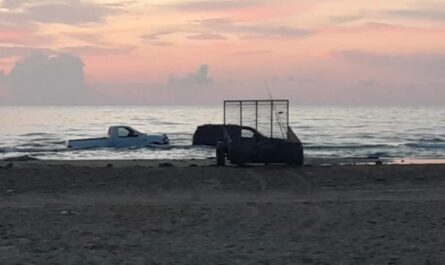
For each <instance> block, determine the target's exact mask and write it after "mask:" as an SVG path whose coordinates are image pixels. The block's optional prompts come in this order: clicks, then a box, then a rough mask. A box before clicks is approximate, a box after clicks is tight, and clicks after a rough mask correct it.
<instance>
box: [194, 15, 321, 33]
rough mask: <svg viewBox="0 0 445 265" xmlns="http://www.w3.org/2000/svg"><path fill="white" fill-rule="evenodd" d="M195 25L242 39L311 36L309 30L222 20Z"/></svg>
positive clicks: (206, 20) (207, 20)
mask: <svg viewBox="0 0 445 265" xmlns="http://www.w3.org/2000/svg"><path fill="white" fill-rule="evenodd" d="M197 23H198V25H200V26H201V27H203V28H205V29H207V30H211V31H213V32H219V33H228V34H238V35H242V37H244V38H301V37H305V36H308V35H310V34H313V32H312V31H311V30H308V29H300V28H295V27H292V26H287V25H284V26H283V25H270V24H246V23H239V22H235V21H232V20H228V19H224V18H216V19H204V20H200V21H197Z"/></svg>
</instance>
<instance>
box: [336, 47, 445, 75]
mask: <svg viewBox="0 0 445 265" xmlns="http://www.w3.org/2000/svg"><path fill="white" fill-rule="evenodd" d="M331 55H333V56H334V57H337V58H341V59H345V60H348V61H351V62H355V63H360V64H366V65H375V66H387V67H395V66H401V67H414V68H422V67H426V68H429V69H430V70H431V71H434V69H436V70H442V71H445V54H443V53H411V54H396V55H387V54H377V53H370V52H365V51H360V50H346V51H334V52H331Z"/></svg>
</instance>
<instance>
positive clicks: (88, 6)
mask: <svg viewBox="0 0 445 265" xmlns="http://www.w3.org/2000/svg"><path fill="white" fill-rule="evenodd" d="M3 6H5V2H3ZM6 7H7V11H0V21H3V22H7V23H12V24H26V23H35V22H37V23H60V24H69V25H79V24H87V23H101V22H104V21H105V18H106V17H108V16H110V15H113V14H116V13H118V12H119V11H121V10H120V9H119V8H115V7H110V6H107V5H101V4H97V3H94V2H91V1H85V0H64V1H60V0H46V1H45V0H43V1H38V2H37V1H36V2H32V3H31V1H20V3H15V4H12V1H6ZM18 7H20V9H18Z"/></svg>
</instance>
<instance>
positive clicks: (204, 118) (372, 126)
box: [0, 106, 445, 159]
mask: <svg viewBox="0 0 445 265" xmlns="http://www.w3.org/2000/svg"><path fill="white" fill-rule="evenodd" d="M222 112H223V111H222V107H221V106H1V107H0V158H7V157H13V156H23V155H29V156H33V157H35V158H39V159H193V158H194V159H202V158H208V157H213V156H214V155H215V154H214V153H215V150H214V149H213V148H209V147H194V146H192V135H193V132H194V131H195V129H196V127H197V126H199V125H202V124H210V123H213V124H219V123H222V120H223V117H222V116H223V114H222ZM112 125H129V126H132V127H133V128H135V129H137V130H139V131H141V132H146V133H165V134H167V135H168V136H169V138H170V142H171V145H170V146H169V147H157V148H154V147H147V148H124V149H106V148H104V149H89V150H70V149H68V148H67V147H66V140H68V139H82V138H90V137H100V136H105V135H106V132H107V129H108V127H109V126H112ZM290 125H291V127H292V128H293V130H294V131H295V133H296V134H297V135H298V136H299V138H300V139H301V141H302V142H303V144H304V148H305V154H306V155H307V156H314V157H328V158H329V157H331V158H338V157H356V158H364V157H377V156H378V157H381V158H445V107H319V106H293V107H291V109H290Z"/></svg>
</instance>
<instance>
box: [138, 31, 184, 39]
mask: <svg viewBox="0 0 445 265" xmlns="http://www.w3.org/2000/svg"><path fill="white" fill-rule="evenodd" d="M178 32H181V31H180V30H178V29H174V30H159V31H156V32H154V33H150V34H146V35H143V36H142V38H143V39H145V40H159V39H160V38H161V37H163V36H167V35H170V34H174V33H178Z"/></svg>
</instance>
